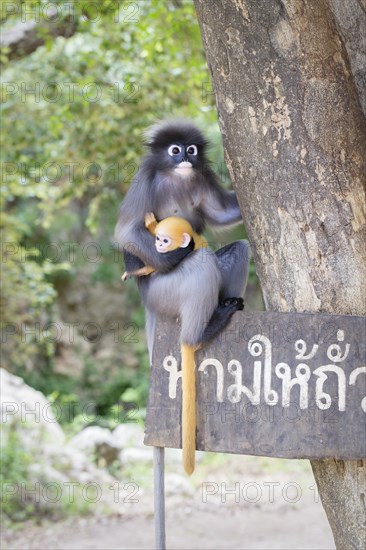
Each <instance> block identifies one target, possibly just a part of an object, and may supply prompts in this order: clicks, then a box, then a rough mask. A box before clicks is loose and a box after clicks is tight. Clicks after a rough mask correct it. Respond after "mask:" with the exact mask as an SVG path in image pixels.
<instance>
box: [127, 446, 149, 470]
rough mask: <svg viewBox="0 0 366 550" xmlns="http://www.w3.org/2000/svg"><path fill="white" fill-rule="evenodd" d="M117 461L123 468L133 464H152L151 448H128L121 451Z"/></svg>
mask: <svg viewBox="0 0 366 550" xmlns="http://www.w3.org/2000/svg"><path fill="white" fill-rule="evenodd" d="M119 459H120V461H121V463H122V464H123V465H124V466H126V465H127V464H131V463H133V462H152V460H153V451H152V447H145V448H144V449H138V448H135V447H130V448H128V449H123V450H122V451H121V453H120V455H119Z"/></svg>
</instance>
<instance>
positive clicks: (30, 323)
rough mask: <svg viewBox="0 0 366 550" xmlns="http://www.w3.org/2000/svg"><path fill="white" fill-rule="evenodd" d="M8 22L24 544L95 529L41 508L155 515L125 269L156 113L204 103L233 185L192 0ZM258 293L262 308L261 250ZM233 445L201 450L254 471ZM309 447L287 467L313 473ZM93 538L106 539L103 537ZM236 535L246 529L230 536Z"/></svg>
mask: <svg viewBox="0 0 366 550" xmlns="http://www.w3.org/2000/svg"><path fill="white" fill-rule="evenodd" d="M1 25H2V38H1V46H2V47H1V63H2V76H1V110H2V132H1V155H2V158H1V169H2V183H1V191H2V192H1V204H2V217H1V232H2V287H1V318H2V362H1V367H2V386H3V408H2V434H3V439H2V457H1V482H2V491H3V492H2V511H3V520H4V525H5V527H6V530H5V535H4V536H5V539H4V540H5V544H6V545H7V547H9V548H10V547H14V548H28V547H29V548H33V547H34V548H43V547H44V548H51V547H54V548H61V547H62V548H69V547H70V548H71V547H75V548H81V547H84V546H82V544H83V543H82V542H80V540H79V541H78V542H75V543H74V546H72V544H71V543H70V544H71V546H68V545H67V543H66V542H65V541H64V542H63V543H62V542H60V541H59V540H57V537H56V539H55V537H54V535H53V534H49V538H47V535H46V534H45V532H44V530H43V531H39V530H37V529H38V528H37V524H38V523H40V522H43V521H55V520H57V521H61V520H62V521H65V520H68V521H71V522H72V521H74V519H75V518H80V517H89V516H90V514H94V516H95V515H97V516H98V517H99V518H101V517H103V518H105V517H115V516H116V514H117V516H118V515H121V514H122V515H126V514H127V517H135V516H136V512H137V510H138V511H139V513H140V514H145V518H148V519H147V520H146V521H149V522H150V523H151V513H152V500H151V498H150V497H149V498H148V499H147V500H145V501H144V498H145V499H146V498H147V497H146V495H150V494H151V489H152V480H151V477H152V474H151V472H152V469H151V449H146V448H144V447H143V445H142V437H143V423H144V418H145V411H146V401H147V393H148V382H149V364H148V356H147V351H146V343H145V336H144V312H143V308H142V307H141V302H140V299H139V296H138V292H137V290H136V285H135V282H134V281H128V282H127V283H122V282H121V281H120V277H121V274H122V272H123V263H122V258H121V257H120V255H119V254H118V253H117V251H116V249H115V247H114V243H113V231H114V225H115V223H116V220H117V215H118V207H119V203H120V202H121V200H122V199H123V196H124V194H125V192H126V190H127V188H128V186H129V184H130V182H131V180H132V178H133V176H134V175H135V174H136V172H137V170H138V166H139V162H140V158H141V156H142V154H143V139H142V136H143V131H144V129H145V128H146V127H147V126H149V125H150V124H152V123H154V122H156V120H157V119H163V118H166V117H170V116H182V117H188V118H191V119H193V120H194V121H195V122H196V123H197V124H198V125H199V126H200V127H201V128H202V129H203V130H204V132H205V133H206V135H207V136H208V137H209V139H210V141H211V142H212V148H211V150H210V157H211V159H212V163H213V167H214V169H215V171H216V172H217V173H218V174H219V175H220V178H221V181H222V183H223V185H224V186H226V187H229V186H230V181H229V178H228V175H227V171H226V168H225V164H224V157H223V150H222V142H221V137H220V134H219V130H218V125H217V113H216V109H215V104H214V94H213V89H212V85H211V82H210V76H209V72H208V68H207V65H206V62H205V57H204V52H203V49H202V43H201V38H200V32H199V27H198V23H197V19H196V14H195V10H194V6H193V2H191V1H188V0H187V1H186V0H171V1H168V2H165V1H155V0H148V1H138V2H116V1H115V0H104V1H101V2H98V3H95V2H78V1H73V2H64V1H54V2H52V4H50V3H47V2H32V1H23V2H21V1H14V2H2V5H1ZM243 236H245V230H244V228H243V227H241V228H238V229H236V230H235V231H231V232H229V233H228V232H227V233H225V234H224V235H211V234H208V235H207V237H208V240H209V242H210V243H211V246H212V247H213V248H217V247H219V246H222V245H224V244H226V243H227V242H231V241H232V240H234V239H237V238H242V237H243ZM246 307H247V309H256V310H259V309H263V303H262V298H261V292H260V288H259V284H258V280H257V277H256V274H255V268H254V265H252V266H251V272H250V280H249V285H248V291H247V297H246ZM38 392H41V393H38ZM239 458H241V460H244V459H242V457H239ZM233 460H234V459H233V458H231V459H229V458H228V457H224V456H216V457H215V456H214V455H205V454H203V453H202V454H201V458H200V464H199V468H201V480H202V475H203V479H207V476H210V475H211V473H212V472H215V474H214V479H219V480H222V479H223V480H224V481H225V482H226V481H227V479H226V477H224V478H223V477H222V471H225V469H226V468H227V465H228V464H229V463H232V464H234V467H233V470H232V472H234V473H233V474H232V477H231V478H230V479H231V481H233V480H236V479H238V475H239V472H240V468H239V470H238V467H239V466H238V464H239V463H238V462H237V461H236V462H235V460H234V462H232V461H233ZM248 460H249V462H247V464H248V465H249V466H248V472H249V473H250V475H251V477H250V478H249V479H254V478H255V479H257V477H256V475H257V474H258V472H257V474H255V471H256V470H258V465H259V464H262V463H264V462H265V463H266V464H267V465H268V464H269V463H270V464H271V467H270V468H269V471H270V472H271V473H272V474H273V475H274V476H275V477H276V475H277V473H273V472H278V471H279V470H280V469H281V468H282V466H280V465H279V464H281V465H283V464H284V462H285V461H277V462H276V461H273V460H272V461H270V460H269V461H267V462H266V461H265V460H264V459H256V460H257V461H256V462H254V459H248ZM241 464H245V462H241ZM276 464H277V466H276ZM299 464H300V463H299V462H292V464H291V466H289V468H290V469H289V472H290V474H288V475H289V476H290V477H289V478H288V476H287V477H285V479H284V480H282V481H281V483H287V482H288V479H295V480H296V479H297V480H298V479H299V478H301V479H303V478H304V479H305V480H306V481H305V483H308V479H310V478H308V477H307V476H309V475H310V474H309V470H308V466H307V465H306V464H305V463H301V464H303V466H299ZM304 464H305V465H304ZM220 468H221V470H220ZM222 468H223V470H222ZM169 471H170V475H171V478H170V482H169V483H168V486H169V487H170V489H169V491H170V492H169V494H168V501H169V498H170V497H171V500H170V501H169V502H171V506H172V507H173V508H174V509H175V508H176V502H177V501H176V500H174V499H177V498H178V500H179V499H184V498H185V499H188V502H190V504H189V505H184V506H183V508H182V507H180V508H179V509H180V510H185V512H184V513H185V514H186V515H188V516H189V514H190V511H189V506H191V507H192V502H193V500H194V499H193V500H192V494H194V493H195V492H197V491H198V493H197V495H198V496H197V495H196V496H197V498H198V501H199V502H201V504H202V498H201V496H200V495H201V493H200V490H201V488H202V487H201V485H200V484H199V482H198V481H196V482H188V481H187V480H186V479H185V478H184V477H183V476H181V475H178V474H181V466H180V455H179V453H178V454H177V453H175V452H174V451H172V452H171V453H170V454H168V472H169ZM226 471H228V470H226ZM177 472H178V474H177ZM219 472H221V474H220V473H219ZM220 475H221V477H220ZM225 475H226V474H225ZM286 475H287V474H286ZM174 476H175V477H174ZM253 476H254V478H253ZM291 476H292V477H291ZM294 476H295V477H294ZM296 476H297V477H296ZM304 476H305V477H304ZM240 479H242V478H240ZM271 479H272V478H271ZM276 479H277V478H276ZM70 484H71V485H70ZM106 487H108V489H105V488H106ZM111 487H112V489H111ZM220 487H221V485H220ZM72 488H73V490H72V491H71V489H72ZM66 489H67V490H66ZM135 493H136V495H138V496H136V495H135ZM308 493H309V496H310V497H313V496H314V495H313V493H312V492H311V490H308ZM219 494H221V489H220V491H219V492H218V493H217V495H219ZM144 495H145V496H144ZM220 498H221V497H220ZM136 499H137V500H136ZM313 500H314V499H313ZM169 502H168V504H169ZM179 502H180V501H179ZM256 502H257V501H256ZM266 502H269V501H268V499H267V501H266ZM284 502H285V501H284V500H283V498H281V499H280V507H279V508H278V510H277V509H276V510H275V516H274V517H275V518H277V514H278V513H281V512H279V511H280V510H281V506H282V504H283V503H284ZM286 502H287V501H286ZM296 502H298V501H296V500H293V501H291V499H290V500H289V501H288V502H287V504H288V503H290V505H291V506H295V503H296ZM136 503H137V504H138V506H137V504H136ZM248 503H249V504H250V503H251V501H250V499H249V500H248V499H247V500H245V499H244V501H243V502H242V505H243V506H244V507H247V506H249V504H248ZM216 504H217V507H218V509H221V508H222V505H223V502H222V499H221V500H220V499H219V500H217V502H216ZM232 504H234V507H235V505H236V504H237V503H235V501H234V502H233V503H232ZM285 505H286V503H285ZM187 506H188V508H187ZM256 506H259V504H256ZM319 506H320V505H319ZM230 510H231V511H230V514H232V513H233V512H232V508H230ZM317 510H318V508H317ZM70 518H71V519H70ZM206 520H207V518H206V519H205V521H206ZM103 521H104V520H103ZM235 521H236V520H235ZM29 522H31V523H29ZM20 525H22V526H23V527H24V525H26V526H27V535H26V537H25V536H24V535H22V534H21V531H19V526H20ZM42 525H43V524H42ZM144 525H145V524H144ZM79 527H80V525H79ZM14 529H15V531H14ZM198 531H199V530H198ZM138 532H139V528H138V527H136V528H134V529H133V530H132V532H131V536H134V537H135V541H136V540H137V539H138ZM9 533H10V534H9ZM40 533H41V534H40ZM52 533H54V531H52ZM198 534H199V533H198ZM149 536H151V537H152V529H151V530H150V535H149ZM136 537H137V539H136ZM71 539H72V537H71ZM51 540H52V542H51ZM149 540H150V539H149ZM151 540H153V539H152V538H151ZM317 540H319V539H317ZM44 541H46V542H44ZM84 543H85V548H89V547H90V548H97V547H98V548H99V546H95V544H96V543H95V540H94V537H91V540H89V542H85V541H84ZM282 543H283V540H282ZM58 544H61V546H58ZM93 544H94V546H93ZM125 544H126V545H125V546H123V547H126V548H129V547H132V546H128V544H129V543H128V542H126V543H125ZM135 544H136V546H133V547H140V548H146V547H148V546H145V545H146V544H148V542H147V541H146V540H145V541H140V543H139V542H138V541H137V542H135ZM222 544H223V546H220V548H221V547H222V548H225V547H232V546H230V543H227V544H228V546H225V544H226V543H225V537H223V541H222ZM238 544H239V543H238ZM291 544H292V543H291ZM177 545H178V542H176V545H175V546H174V544H173V546H174V547H182V546H179V545H178V546H177ZM100 547H101V548H102V547H104V548H105V547H106V546H100ZM108 547H110V548H112V547H114V546H113V543H112V542H110V546H108ZM116 547H122V546H116ZM208 547H210V546H208ZM211 547H212V546H211ZM217 547H219V546H217ZM240 547H241V546H240ZM243 547H244V546H243ZM266 547H267V546H266ZM282 547H284V546H282ZM292 547H293V546H292ZM309 547H310V546H309ZM315 547H317V548H319V547H320V546H314V548H315Z"/></svg>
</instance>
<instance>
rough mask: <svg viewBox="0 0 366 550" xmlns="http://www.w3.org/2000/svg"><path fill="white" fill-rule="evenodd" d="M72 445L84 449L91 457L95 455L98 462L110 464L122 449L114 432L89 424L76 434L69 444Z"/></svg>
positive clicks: (116, 458) (104, 464)
mask: <svg viewBox="0 0 366 550" xmlns="http://www.w3.org/2000/svg"><path fill="white" fill-rule="evenodd" d="M68 445H69V446H70V447H73V448H75V449H78V450H81V451H84V452H85V453H86V454H87V455H88V456H89V457H91V458H93V457H95V459H96V462H97V464H99V463H101V465H102V466H103V467H104V466H109V465H110V464H112V463H113V462H114V461H115V460H118V455H119V452H120V450H121V447H119V446H118V445H117V444H116V442H115V439H114V437H113V435H112V432H111V431H110V430H108V429H106V428H101V427H99V426H88V427H87V428H84V430H82V431H81V432H80V433H78V434H77V435H75V436H74V437H73V438H72V439H71V440H70V441H69V444H68Z"/></svg>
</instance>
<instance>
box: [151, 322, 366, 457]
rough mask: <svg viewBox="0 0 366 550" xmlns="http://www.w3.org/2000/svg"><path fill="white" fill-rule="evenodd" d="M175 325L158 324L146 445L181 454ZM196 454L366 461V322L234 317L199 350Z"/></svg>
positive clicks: (179, 374)
mask: <svg viewBox="0 0 366 550" xmlns="http://www.w3.org/2000/svg"><path fill="white" fill-rule="evenodd" d="M178 339H179V328H178V326H174V325H171V324H168V323H162V324H160V325H158V329H157V336H156V340H155V347H154V356H153V366H152V370H151V380H150V394H149V404H148V411H147V419H146V433H145V444H146V445H153V446H156V447H175V448H179V447H181V370H180V352H179V345H178ZM196 384H197V449H201V450H205V451H215V452H227V453H238V454H251V455H262V456H272V457H285V458H324V457H335V458H343V459H357V458H364V457H366V422H365V421H366V320H365V318H364V317H354V316H348V315H326V314H319V313H317V314H309V313H274V312H273V313H272V312H248V313H246V312H240V313H239V312H238V313H236V314H235V315H234V317H233V319H232V321H231V324H230V325H229V327H228V328H227V330H226V331H225V332H223V333H222V334H221V335H220V336H219V337H218V338H216V339H215V340H214V342H213V343H212V344H211V345H210V346H209V347H206V348H205V349H203V350H201V351H200V352H197V353H196Z"/></svg>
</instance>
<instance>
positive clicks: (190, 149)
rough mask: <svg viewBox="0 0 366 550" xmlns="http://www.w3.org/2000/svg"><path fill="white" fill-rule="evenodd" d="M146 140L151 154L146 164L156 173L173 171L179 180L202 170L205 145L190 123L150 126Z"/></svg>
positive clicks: (181, 122)
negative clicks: (179, 177) (158, 171)
mask: <svg viewBox="0 0 366 550" xmlns="http://www.w3.org/2000/svg"><path fill="white" fill-rule="evenodd" d="M147 137H148V145H149V147H150V149H151V153H152V155H151V156H150V158H149V163H151V164H150V166H152V167H154V168H155V169H156V170H173V171H174V173H175V174H179V175H181V176H187V175H190V174H193V172H194V170H197V171H202V170H203V167H204V166H205V164H206V161H205V148H206V145H207V142H206V140H205V138H204V136H203V135H202V133H201V132H200V131H199V130H198V129H197V128H196V127H195V126H194V125H192V124H190V123H189V122H187V121H179V120H178V121H176V122H166V123H163V124H161V125H156V126H153V127H152V128H151V129H150V131H149V133H148V136H147Z"/></svg>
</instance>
